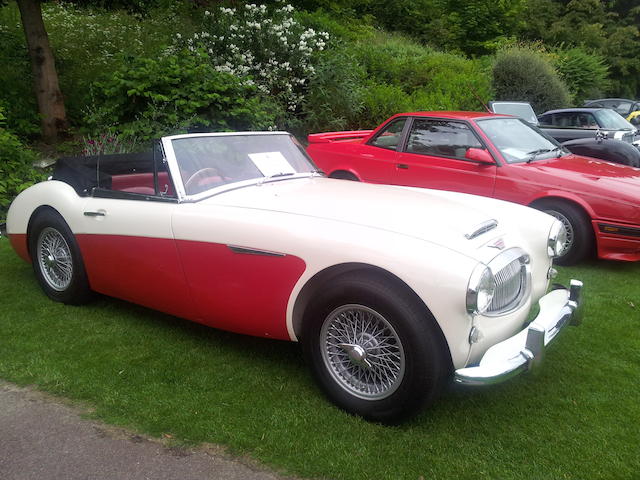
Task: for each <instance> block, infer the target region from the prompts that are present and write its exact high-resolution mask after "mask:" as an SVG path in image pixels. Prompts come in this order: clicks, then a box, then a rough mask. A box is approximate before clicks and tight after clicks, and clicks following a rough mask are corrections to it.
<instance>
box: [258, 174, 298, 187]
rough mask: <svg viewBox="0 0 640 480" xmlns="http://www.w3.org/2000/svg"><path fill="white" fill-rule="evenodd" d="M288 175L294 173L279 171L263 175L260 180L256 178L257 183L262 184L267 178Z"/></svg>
mask: <svg viewBox="0 0 640 480" xmlns="http://www.w3.org/2000/svg"><path fill="white" fill-rule="evenodd" d="M290 175H295V173H293V172H280V173H273V174H271V175H265V176H264V177H262V178H261V179H260V180H258V185H262V184H263V183H264V182H266V181H267V180H271V179H272V178H278V177H288V176H290Z"/></svg>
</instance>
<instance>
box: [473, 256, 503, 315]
mask: <svg viewBox="0 0 640 480" xmlns="http://www.w3.org/2000/svg"><path fill="white" fill-rule="evenodd" d="M495 289H496V280H495V277H494V276H493V272H492V271H491V269H490V268H489V267H488V266H487V265H485V264H483V263H480V264H478V265H477V266H476V267H475V268H474V269H473V272H472V273H471V276H470V277H469V284H468V286H467V302H466V304H467V312H468V313H470V314H478V315H482V314H484V313H485V312H486V311H487V310H488V309H489V307H490V306H491V301H492V300H493V295H494V293H495Z"/></svg>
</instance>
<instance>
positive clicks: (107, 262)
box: [76, 160, 194, 318]
mask: <svg viewBox="0 0 640 480" xmlns="http://www.w3.org/2000/svg"><path fill="white" fill-rule="evenodd" d="M150 161H151V160H150ZM154 161H155V160H154ZM108 169H109V165H108V164H105V165H104V167H103V168H101V171H103V172H104V173H105V174H106V176H107V178H108V179H109V182H108V185H107V186H105V187H99V188H94V189H93V194H92V196H91V197H89V198H87V201H86V203H85V205H84V208H83V212H82V213H83V215H82V226H81V229H80V230H79V231H78V233H77V235H76V236H77V239H78V244H79V246H80V249H81V252H82V257H83V260H84V263H85V268H86V271H87V275H88V279H89V284H90V286H91V288H92V290H94V291H97V292H99V293H103V294H105V295H109V296H113V297H116V298H121V299H123V300H127V301H130V302H134V303H138V304H140V305H144V306H146V307H149V308H153V309H156V310H160V311H163V312H166V313H170V314H172V315H177V316H180V317H185V318H194V308H193V302H191V300H190V292H189V289H188V286H187V284H186V281H185V276H184V273H183V270H182V267H181V265H180V261H179V257H178V253H177V249H176V245H175V240H174V238H173V231H172V224H171V222H172V216H173V213H174V211H175V210H176V209H177V208H179V204H178V203H177V199H176V198H175V195H174V194H173V186H172V184H171V182H170V181H169V180H168V172H166V170H165V171H161V172H159V174H158V172H157V171H156V172H155V173H154V171H153V169H152V168H151V166H149V168H147V169H140V168H136V169H132V170H131V171H123V170H118V171H117V172H111V173H114V174H113V175H111V174H110V173H107V172H106V171H107V170H108ZM143 170H144V171H143ZM154 175H157V177H159V179H160V181H159V182H157V183H158V185H157V186H155V185H154ZM157 177H156V178H157ZM141 192H147V193H141Z"/></svg>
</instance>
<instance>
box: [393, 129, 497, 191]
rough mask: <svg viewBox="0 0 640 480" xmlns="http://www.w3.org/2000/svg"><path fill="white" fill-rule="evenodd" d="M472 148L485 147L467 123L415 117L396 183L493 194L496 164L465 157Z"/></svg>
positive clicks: (398, 162)
mask: <svg viewBox="0 0 640 480" xmlns="http://www.w3.org/2000/svg"><path fill="white" fill-rule="evenodd" d="M469 148H478V149H485V147H484V145H483V143H482V142H481V140H480V139H479V138H478V136H477V135H476V134H475V132H474V131H473V130H472V128H471V127H470V126H469V124H467V123H466V122H464V121H459V120H451V119H437V118H414V119H413V120H412V123H411V125H410V127H409V130H408V138H407V140H406V145H405V146H404V149H403V151H402V153H400V154H399V156H398V160H397V163H396V173H395V181H394V182H393V183H395V184H397V185H411V186H417V187H426V188H435V189H438V190H450V191H455V192H464V193H472V194H476V195H483V196H487V197H490V196H493V190H494V184H495V176H496V168H497V167H496V164H495V163H494V164H487V163H481V162H478V161H474V160H470V159H468V158H465V155H466V154H467V151H468V149H469Z"/></svg>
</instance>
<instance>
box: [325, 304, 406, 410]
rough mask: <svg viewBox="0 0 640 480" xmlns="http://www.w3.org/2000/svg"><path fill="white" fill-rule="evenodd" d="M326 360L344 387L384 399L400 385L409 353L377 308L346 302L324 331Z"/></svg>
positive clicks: (365, 397) (376, 398) (366, 396)
mask: <svg viewBox="0 0 640 480" xmlns="http://www.w3.org/2000/svg"><path fill="white" fill-rule="evenodd" d="M320 348H321V352H322V359H323V361H324V364H325V366H326V368H327V370H328V371H329V373H330V374H331V376H332V377H333V379H334V380H335V381H336V383H337V384H338V385H340V387H342V388H343V389H344V390H346V391H347V392H349V393H350V394H352V395H355V396H356V397H359V398H363V399H366V400H380V399H383V398H386V397H388V396H389V395H391V394H392V393H393V392H394V391H396V389H397V388H398V387H399V386H400V383H401V382H402V378H403V376H404V370H405V355H404V349H403V348H402V343H401V342H400V338H399V336H398V334H397V333H396V331H395V329H394V328H393V326H392V325H391V324H390V323H389V321H388V320H387V319H385V318H384V317H383V316H382V315H380V314H379V313H378V312H376V311H375V310H373V309H371V308H369V307H365V306H363V305H355V304H352V305H343V306H341V307H339V308H337V309H335V310H334V311H333V312H331V313H330V314H329V315H328V316H327V318H326V319H325V321H324V323H323V325H322V329H321V331H320Z"/></svg>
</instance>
